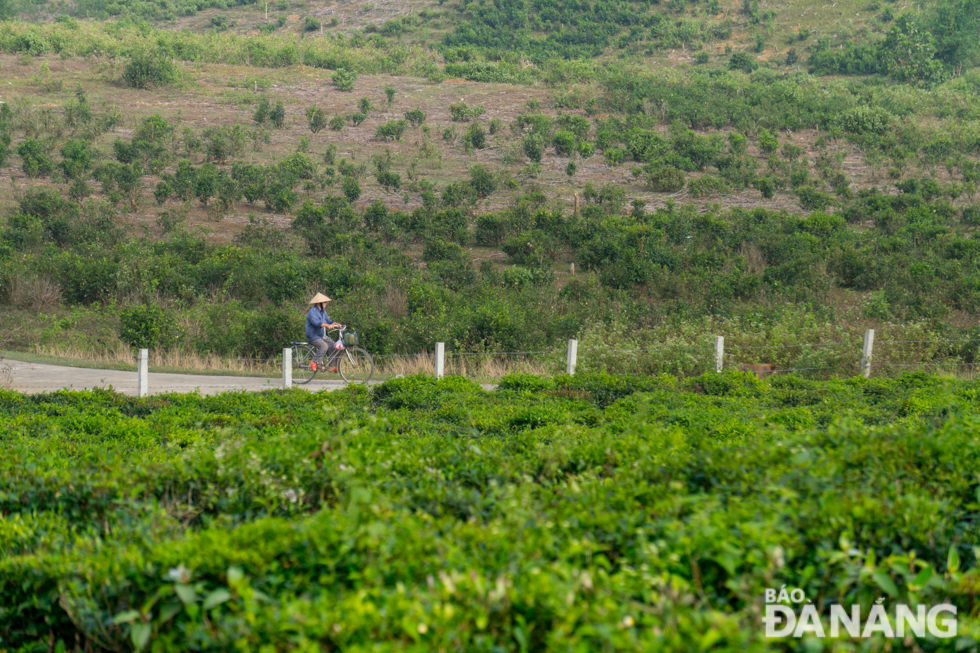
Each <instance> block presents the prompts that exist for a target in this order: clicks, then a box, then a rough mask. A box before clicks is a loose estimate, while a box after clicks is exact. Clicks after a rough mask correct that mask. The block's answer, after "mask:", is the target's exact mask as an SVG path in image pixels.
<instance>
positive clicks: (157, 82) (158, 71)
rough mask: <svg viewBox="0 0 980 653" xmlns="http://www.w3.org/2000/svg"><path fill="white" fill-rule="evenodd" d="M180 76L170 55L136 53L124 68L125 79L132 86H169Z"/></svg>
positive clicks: (145, 87) (144, 87) (143, 87)
mask: <svg viewBox="0 0 980 653" xmlns="http://www.w3.org/2000/svg"><path fill="white" fill-rule="evenodd" d="M178 78H179V74H178V72H177V67H176V66H175V65H174V64H173V62H171V61H170V59H169V58H168V57H165V56H162V55H160V54H151V53H144V54H136V55H134V56H133V57H132V58H130V60H129V62H128V63H127V64H126V68H125V69H124V70H123V80H124V81H125V82H126V85H127V86H130V87H132V88H140V89H147V88H152V87H155V86H169V85H171V84H174V83H175V82H177V80H178Z"/></svg>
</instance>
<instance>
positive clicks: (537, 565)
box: [0, 316, 980, 651]
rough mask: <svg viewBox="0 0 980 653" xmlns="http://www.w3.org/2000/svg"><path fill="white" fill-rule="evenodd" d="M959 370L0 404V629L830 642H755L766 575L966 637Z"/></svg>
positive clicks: (966, 537)
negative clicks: (948, 607) (954, 621)
mask: <svg viewBox="0 0 980 653" xmlns="http://www.w3.org/2000/svg"><path fill="white" fill-rule="evenodd" d="M284 317H285V316H284ZM295 317H296V319H297V320H298V319H299V317H300V316H295ZM972 386H973V384H972V383H970V382H958V381H953V380H950V379H942V378H939V377H933V376H928V375H923V374H910V375H905V376H902V377H900V378H898V379H893V380H882V379H871V380H868V379H863V378H858V379H851V380H843V379H839V380H834V381H827V382H817V381H805V380H801V379H796V378H792V377H774V378H772V379H770V380H765V381H760V380H758V379H756V378H755V377H754V376H751V375H746V374H741V373H737V372H733V373H725V374H720V375H719V374H716V373H714V372H711V373H709V374H706V375H704V376H697V377H693V378H690V379H687V380H686V381H678V380H677V379H675V378H673V377H667V376H653V377H646V376H643V377H626V376H609V375H603V374H577V375H575V376H559V377H555V378H540V377H532V376H511V377H507V378H505V379H503V380H502V382H501V384H500V386H499V388H498V389H497V390H496V391H493V392H488V391H485V390H483V389H481V388H480V387H479V386H478V385H477V384H475V383H473V382H472V381H468V380H465V379H462V378H458V377H447V378H445V379H442V380H439V381H436V380H435V379H433V378H431V377H407V378H401V379H395V380H392V381H389V382H387V383H384V384H382V385H380V386H376V387H374V388H373V389H372V388H363V387H351V388H347V389H346V390H342V391H337V392H332V393H307V392H304V391H302V390H295V389H294V390H292V391H285V392H284V391H267V392H263V393H256V394H247V393H227V394H224V395H218V396H214V397H202V396H200V395H195V394H189V395H178V394H170V395H160V396H157V397H152V398H145V399H136V398H132V397H125V396H123V395H120V394H116V393H114V392H111V391H106V390H97V391H91V392H59V393H53V394H49V395H37V396H25V395H19V394H17V393H14V392H9V391H0V431H2V432H3V433H4V438H3V440H2V441H0V449H2V454H3V455H0V488H2V490H0V514H2V515H3V517H2V519H0V596H3V597H4V599H5V600H4V602H3V604H2V607H0V638H2V641H3V645H4V646H6V647H7V648H10V649H12V650H29V649H30V648H31V647H34V645H35V644H37V643H39V642H40V643H42V644H43V646H46V647H50V648H53V649H56V650H57V649H62V648H63V649H64V650H70V648H71V647H74V646H78V647H81V648H85V647H88V648H89V649H90V650H137V649H143V650H157V649H161V650H163V649H166V650H193V649H201V648H211V649H227V648H234V647H241V646H247V647H250V648H259V647H263V646H265V647H270V648H281V649H292V648H303V647H305V648H322V647H334V648H352V647H359V646H360V647H364V646H368V647H370V646H377V645H383V646H388V647H390V648H396V649H401V648H404V649H408V648H413V647H415V648H446V649H447V650H448V649H451V648H453V647H454V646H456V645H463V646H467V647H470V648H474V649H486V650H490V649H491V648H492V647H499V648H501V649H510V648H514V649H517V648H518V647H519V646H521V644H520V643H521V642H522V641H523V642H526V643H527V647H528V648H529V649H531V648H533V649H534V650H565V649H566V648H567V646H568V644H569V643H570V642H574V643H575V645H576V646H579V647H581V648H582V649H583V650H602V649H609V650H653V649H656V650H662V651H689V650H690V643H691V641H694V640H695V639H696V640H697V641H703V640H702V638H704V637H705V636H710V637H711V641H712V642H713V645H712V646H713V648H715V649H717V650H736V649H737V650H754V651H782V650H793V651H796V650H799V651H803V650H809V649H808V648H807V647H812V646H815V645H816V644H817V643H824V642H816V640H814V639H809V640H805V641H803V642H801V641H800V640H796V639H793V638H787V639H772V638H768V639H767V638H765V637H764V633H765V631H764V629H763V628H762V627H760V625H759V620H758V614H759V611H760V610H761V609H762V607H763V605H764V592H765V590H766V589H769V588H778V587H782V586H786V587H794V588H800V589H801V590H803V591H804V593H805V595H806V596H808V597H817V596H824V597H826V598H827V601H826V602H825V603H820V602H817V603H815V605H816V607H817V610H818V612H819V614H820V615H821V617H822V618H823V619H826V618H827V613H828V612H829V609H830V608H829V606H830V605H831V604H835V603H839V604H842V605H850V604H854V605H860V606H861V611H862V612H861V613H862V615H866V614H867V613H868V610H869V609H870V608H871V606H872V605H875V604H879V603H880V604H882V605H883V606H884V607H885V609H886V611H887V612H888V613H893V611H894V606H895V605H896V604H900V603H908V602H911V601H921V602H923V603H925V604H927V605H933V604H937V603H940V602H948V603H952V604H953V605H955V606H956V608H957V611H958V613H957V617H958V637H957V638H954V639H952V640H937V639H934V638H931V637H929V636H923V637H919V636H915V635H914V634H910V635H909V640H907V641H909V642H914V644H915V645H916V646H918V647H919V648H921V649H922V650H926V651H945V650H953V648H954V647H957V646H958V647H959V649H960V650H971V647H973V648H975V646H974V644H975V641H976V637H977V634H978V632H980V625H978V623H977V618H976V613H975V611H976V607H977V605H976V594H975V592H974V591H973V589H972V588H974V587H975V584H976V582H977V579H978V574H980V569H978V566H977V565H978V563H977V560H976V555H975V554H976V552H975V551H974V547H976V546H977V545H978V544H980V542H978V538H977V533H976V523H975V522H976V520H975V512H976V510H975V507H976V500H977V499H976V496H975V495H976V482H975V478H974V476H973V474H972V471H971V470H974V469H975V468H976V467H977V465H978V464H980V447H978V446H977V443H976V442H975V437H974V433H975V431H976V428H977V424H976V410H977V402H978V395H977V392H976V391H975V389H974V388H973V387H972ZM25 469H30V470H31V473H24V471H25ZM842 470H843V472H842ZM845 472H846V473H845ZM651 588H653V589H651ZM668 595H669V596H670V597H672V598H671V599H670V600H667V599H666V598H665V597H666V596H668ZM286 614H288V615H290V617H289V623H288V624H284V623H283V619H284V615H286ZM826 643H828V644H829V640H827V641H826ZM842 643H846V644H854V645H858V644H865V645H871V646H879V647H880V646H884V645H885V643H886V640H885V639H884V638H883V636H882V634H881V633H875V634H872V636H871V638H870V639H867V640H853V641H852V640H849V639H848V638H847V637H846V636H845V638H843V640H838V641H837V642H836V644H842ZM804 644H805V645H804ZM836 644H835V645H836Z"/></svg>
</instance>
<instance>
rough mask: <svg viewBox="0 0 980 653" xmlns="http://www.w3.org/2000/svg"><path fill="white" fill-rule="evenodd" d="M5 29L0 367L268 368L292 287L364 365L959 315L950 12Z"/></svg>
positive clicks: (31, 24)
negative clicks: (31, 362) (596, 327)
mask: <svg viewBox="0 0 980 653" xmlns="http://www.w3.org/2000/svg"><path fill="white" fill-rule="evenodd" d="M7 9H8V10H9V12H10V14H11V15H12V16H14V17H15V18H16V19H14V20H8V21H7V22H4V23H2V24H0V53H2V54H0V64H2V67H0V88H2V89H3V90H2V94H0V99H2V100H3V101H4V104H3V106H2V110H0V132H2V134H3V138H2V141H0V142H2V143H4V146H3V156H2V159H3V161H2V164H3V165H4V166H6V167H4V168H3V169H2V172H0V175H2V176H3V177H7V176H9V178H10V186H9V189H10V192H8V193H5V194H4V197H3V199H2V200H0V211H3V212H4V213H5V214H6V216H7V218H6V227H5V228H3V231H2V233H0V250H2V251H3V252H4V254H5V256H4V258H3V262H2V263H0V301H3V302H4V303H5V304H6V305H7V306H9V307H10V310H8V311H6V312H4V313H3V315H2V316H0V319H2V320H3V321H4V322H5V326H7V327H8V328H7V329H5V333H6V335H5V343H0V344H4V346H7V347H12V348H21V349H35V350H38V351H41V352H42V353H43V352H47V353H59V354H69V355H78V356H90V355H99V356H105V355H118V356H120V357H123V358H126V357H128V355H129V354H128V349H129V345H130V344H134V343H135V342H136V340H134V339H138V340H139V341H140V344H144V345H149V346H151V347H153V346H156V347H164V348H168V347H178V348H181V349H183V350H185V351H191V352H199V353H200V354H202V355H205V354H219V355H243V354H244V355H260V356H261V355H269V353H270V352H274V351H275V350H276V347H277V346H278V342H279V341H281V340H282V339H283V338H284V337H285V334H287V333H290V332H293V331H295V330H296V329H297V326H296V324H295V322H296V321H297V319H298V317H297V314H296V313H295V312H293V309H292V308H291V307H299V306H301V305H302V303H303V297H305V296H306V295H307V294H310V291H312V290H314V289H317V288H320V289H327V290H329V291H330V292H331V294H332V296H334V297H335V299H337V302H338V303H337V304H336V305H335V307H336V308H335V310H336V311H338V314H344V315H346V316H348V318H349V319H350V320H351V321H353V322H354V323H359V327H360V328H361V329H362V331H363V332H364V333H366V334H367V335H368V338H369V341H371V342H372V343H373V344H374V346H375V348H376V350H377V351H378V352H379V353H401V352H409V351H418V350H419V349H424V348H426V347H428V346H431V342H433V341H434V340H436V339H442V340H445V341H446V342H449V343H451V347H453V348H457V349H461V350H466V351H500V350H505V351H506V350H515V349H525V350H529V351H533V350H538V349H547V348H549V347H553V346H555V345H556V343H559V342H560V341H561V340H562V339H563V338H567V337H572V336H575V335H583V334H584V333H585V330H586V329H587V327H589V328H591V325H592V324H594V323H595V322H597V321H598V322H601V323H604V324H605V327H606V328H604V329H602V330H601V332H602V333H604V334H606V335H605V336H601V335H599V334H596V337H599V338H600V339H602V338H605V339H606V340H608V339H609V338H611V337H613V336H612V334H616V333H621V332H632V333H633V335H632V336H631V337H630V338H631V340H630V341H631V342H633V343H634V344H636V343H640V344H642V343H650V342H656V341H658V339H662V338H663V337H664V334H666V333H669V332H670V330H671V329H672V328H673V327H672V326H671V325H674V326H676V325H678V324H680V323H685V324H688V325H692V324H693V325H695V326H694V327H693V328H694V329H695V331H697V332H698V333H699V334H702V333H703V334H704V337H707V336H708V334H709V333H710V331H711V330H712V329H716V328H718V327H719V325H722V324H723V323H726V321H727V324H728V326H727V327H724V328H726V329H727V330H726V334H727V335H729V336H735V335H738V334H740V333H745V334H746V335H747V336H750V337H752V338H756V337H761V338H763V339H765V338H766V334H772V333H777V332H781V331H782V330H783V329H784V328H791V329H798V328H799V327H798V326H787V325H798V324H799V318H798V314H797V313H798V311H799V310H800V307H804V308H803V310H805V311H808V312H810V313H811V314H813V315H815V316H817V317H816V320H817V324H818V326H814V327H813V329H812V334H813V335H812V337H816V338H826V337H829V336H830V335H831V334H832V333H835V332H840V331H842V330H843V331H848V332H851V331H858V330H860V329H862V328H866V327H877V328H879V329H894V330H897V331H896V332H900V331H901V330H902V329H913V330H917V331H924V332H928V333H930V334H933V336H934V337H946V338H953V337H960V336H961V335H962V334H963V333H964V329H965V328H967V327H969V326H970V325H972V324H974V323H975V319H974V316H975V315H976V313H977V312H978V311H980V271H978V270H977V267H976V265H977V262H976V257H975V254H974V252H975V251H976V247H975V243H976V240H975V239H974V230H975V228H976V226H977V225H980V207H978V206H977V205H976V204H975V196H976V190H977V188H976V183H977V181H978V180H980V164H978V156H980V129H978V127H977V118H978V117H980V73H978V72H977V71H976V70H975V68H974V66H975V64H976V63H977V44H976V41H975V40H972V39H970V38H969V36H968V35H969V34H971V33H975V28H976V15H975V12H974V11H973V10H972V8H971V7H970V5H969V3H966V2H963V1H952V0H946V1H944V2H937V3H923V4H921V5H910V4H901V3H883V4H882V3H878V2H874V3H872V4H870V5H868V4H860V5H859V4H858V3H850V2H838V3H835V4H833V5H831V6H822V5H821V6H819V7H818V6H815V5H812V4H811V3H803V2H787V3H783V4H772V5H769V4H766V3H759V2H751V1H750V2H744V3H740V4H731V5H723V4H720V3H718V2H717V1H715V0H712V1H711V2H707V3H704V2H680V1H677V0H675V1H674V2H670V3H652V4H649V3H631V2H624V1H611V2H604V3H602V2H600V3H594V4H588V3H584V4H581V5H575V4H568V3H550V2H546V1H544V0H534V1H529V2H520V3H496V4H494V5H492V6H491V5H484V4H478V3H466V2H458V3H457V2H446V3H443V4H428V3H424V2H418V3H409V4H398V5H395V4H392V3H387V4H386V3H372V4H365V5H358V4H342V5H341V4H335V5H324V4H315V3H289V2H285V1H282V2H278V3H274V4H269V5H265V4H261V5H257V4H243V5H236V4H231V3H215V4H213V5H208V4H207V3H203V4H202V3H195V4H190V3H187V4H181V3H173V4H155V3H144V2H117V3H112V4H106V3H99V2H79V3H77V4H75V5H73V6H61V5H55V4H39V5H31V6H30V7H27V6H26V5H25V6H24V7H19V6H16V5H10V6H8V7H7ZM267 13H268V17H267V16H266V14H267ZM28 19H29V20H28ZM971 30H972V31H971ZM576 197H577V198H578V199H577V200H576ZM576 205H578V210H577V211H576ZM571 263H575V264H576V265H577V271H578V274H577V275H576V276H575V277H574V278H573V277H572V276H571V274H570V273H569V269H570V268H569V264H571ZM147 306H149V307H150V308H147ZM216 306H221V307H222V308H221V309H217V308H216ZM110 307H130V308H127V309H126V310H125V311H123V312H122V313H120V311H119V310H116V309H115V308H110ZM38 311H40V312H42V313H44V314H46V315H47V314H51V315H53V316H54V322H52V321H50V320H42V321H37V320H35V319H33V317H32V316H33V315H36V313H37V312H38ZM409 318H411V319H409ZM127 320H128V321H127ZM53 324H54V325H60V326H52V325H53ZM750 325H754V326H750ZM65 331H67V332H68V335H67V336H66V335H63V332H65ZM248 333H259V334H261V335H260V336H255V337H252V338H250V337H248V335H247V334H248ZM967 333H968V332H967ZM134 334H144V335H142V336H137V335H134ZM146 334H155V335H152V336H149V335H146ZM957 334H959V335H957ZM797 335H798V336H799V335H800V333H799V332H798V331H797ZM698 337H699V338H700V337H701V336H700V335H699V336H698ZM621 344H623V343H621ZM628 344H629V342H626V343H625V345H628ZM934 353H936V354H937V355H938V352H934ZM942 356H943V357H945V358H944V360H947V361H954V362H956V361H958V362H966V363H972V361H973V358H972V356H973V354H972V353H971V352H970V351H960V350H958V349H956V350H950V351H945V352H942ZM925 362H927V361H925Z"/></svg>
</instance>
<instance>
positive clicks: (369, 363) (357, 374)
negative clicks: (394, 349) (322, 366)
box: [337, 347, 374, 383]
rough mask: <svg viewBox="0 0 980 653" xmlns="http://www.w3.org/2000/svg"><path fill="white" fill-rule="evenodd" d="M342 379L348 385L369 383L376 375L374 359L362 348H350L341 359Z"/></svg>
mask: <svg viewBox="0 0 980 653" xmlns="http://www.w3.org/2000/svg"><path fill="white" fill-rule="evenodd" d="M339 358H340V360H338V361H337V362H338V363H339V366H338V369H339V371H340V378H342V379H343V380H344V381H347V382H348V383H367V382H368V381H370V380H371V377H372V376H373V375H374V359H373V358H371V354H369V353H367V352H366V351H364V350H363V349H361V348H360V347H349V348H347V349H345V350H344V353H343V354H342V355H341V356H340V357H339Z"/></svg>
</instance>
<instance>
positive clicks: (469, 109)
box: [449, 100, 487, 122]
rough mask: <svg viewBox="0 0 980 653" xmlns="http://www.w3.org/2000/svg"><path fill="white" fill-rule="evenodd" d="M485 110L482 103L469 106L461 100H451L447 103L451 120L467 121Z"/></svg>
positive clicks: (480, 114) (477, 116)
mask: <svg viewBox="0 0 980 653" xmlns="http://www.w3.org/2000/svg"><path fill="white" fill-rule="evenodd" d="M486 111H487V110H486V108H484V107H483V106H482V105H479V106H470V105H469V104H467V103H466V102H464V101H463V100H460V101H458V102H453V103H452V104H450V105H449V115H450V116H451V117H452V119H453V122H469V121H470V120H475V119H477V118H479V117H480V116H482V115H483V114H484V113H486Z"/></svg>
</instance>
